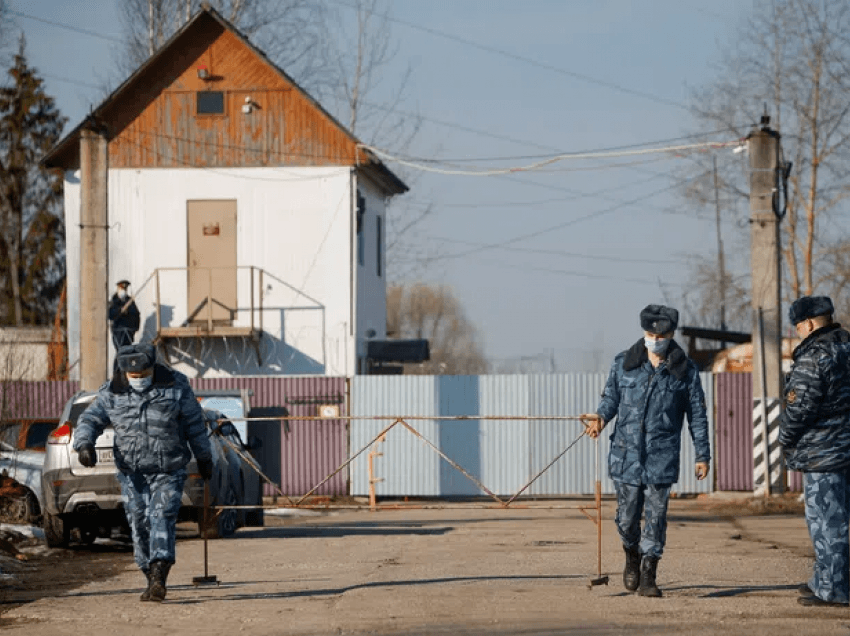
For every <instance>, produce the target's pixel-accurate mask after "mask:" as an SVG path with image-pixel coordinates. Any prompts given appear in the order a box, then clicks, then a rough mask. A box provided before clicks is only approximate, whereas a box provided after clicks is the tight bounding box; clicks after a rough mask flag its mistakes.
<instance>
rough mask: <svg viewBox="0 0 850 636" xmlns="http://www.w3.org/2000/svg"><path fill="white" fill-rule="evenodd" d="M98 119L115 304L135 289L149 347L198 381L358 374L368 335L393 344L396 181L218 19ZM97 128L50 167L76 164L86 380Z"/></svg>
mask: <svg viewBox="0 0 850 636" xmlns="http://www.w3.org/2000/svg"><path fill="white" fill-rule="evenodd" d="M91 120H93V121H96V122H97V123H98V124H99V125H101V126H105V129H106V131H107V139H108V145H107V151H108V162H109V168H108V176H107V192H108V267H107V269H108V275H109V281H110V282H109V284H110V289H109V290H108V295H111V294H112V292H113V291H114V285H115V284H116V283H117V282H118V281H119V280H121V279H128V280H130V281H131V283H132V287H131V293H132V294H134V296H135V302H136V304H137V306H138V308H139V310H140V313H141V317H142V327H141V329H140V332H139V333H138V334H137V335H136V341H139V340H144V341H155V342H157V343H158V344H160V346H161V350H162V351H163V353H164V354H165V355H167V356H168V357H169V359H170V360H171V362H172V364H174V366H175V367H176V368H177V369H178V370H180V371H182V372H184V373H186V374H187V375H188V376H190V377H196V376H203V377H231V376H237V375H283V374H287V375H288V374H320V375H353V374H355V373H357V372H358V369H360V368H361V367H362V363H359V361H360V360H361V359H362V357H363V356H364V355H365V342H366V339H367V336H371V335H372V334H373V333H374V334H375V335H374V336H372V337H374V338H376V339H382V338H384V337H385V335H386V285H385V267H384V243H385V232H384V228H385V227H386V223H385V212H386V205H387V201H388V199H389V198H390V197H391V196H393V195H397V194H402V193H404V192H405V191H406V190H407V186H406V185H405V184H404V183H403V182H402V181H401V180H400V179H399V178H398V177H396V176H395V175H394V174H393V173H392V172H391V171H390V170H388V169H387V168H386V167H385V166H384V165H383V164H382V163H381V162H380V161H379V160H378V159H377V158H376V157H374V155H372V154H371V153H369V152H368V151H367V150H366V149H364V148H363V147H362V146H361V145H360V144H359V142H358V140H357V139H356V138H354V137H353V135H351V134H350V133H349V132H348V131H347V130H345V129H344V128H343V127H342V126H341V125H340V124H339V123H338V122H337V121H336V120H335V119H334V118H333V117H331V116H330V115H329V114H328V113H327V112H326V111H325V110H324V109H323V108H322V107H321V106H320V105H319V104H318V103H317V102H315V100H313V99H312V98H311V97H310V96H309V95H307V94H306V93H305V92H304V91H303V90H302V89H301V88H300V87H299V86H298V85H297V84H295V82H294V81H293V80H292V79H291V78H289V77H288V76H287V75H286V74H285V73H284V72H283V71H282V70H281V69H279V68H277V67H276V66H275V65H274V64H272V63H271V62H270V61H269V60H268V59H267V58H266V57H265V56H264V55H263V54H262V53H261V52H260V51H259V50H257V49H256V48H255V47H254V46H253V45H252V44H251V43H250V42H249V41H248V40H247V39H246V38H245V37H244V36H243V35H242V34H240V33H239V31H238V30H237V29H236V28H234V27H233V25H232V24H230V23H229V22H227V21H226V20H225V19H224V18H222V17H221V16H220V15H219V14H218V13H216V12H215V10H212V9H206V10H202V11H201V12H200V13H198V14H197V15H196V16H195V17H194V18H193V19H192V20H191V21H190V22H189V23H187V24H186V25H185V26H184V27H183V29H181V30H180V31H179V32H178V33H177V34H175V36H174V37H173V38H171V40H169V42H168V43H167V44H166V45H164V46H163V47H162V48H161V49H160V50H159V51H158V52H157V53H156V54H155V55H154V56H152V57H151V58H150V59H149V60H148V61H147V62H145V64H144V65H143V66H142V67H140V68H139V69H138V70H137V71H136V72H135V73H134V74H133V75H132V76H131V77H130V78H129V79H127V80H126V81H125V82H124V84H122V85H121V86H120V87H119V88H118V89H117V90H116V91H115V92H114V93H113V94H112V95H110V96H109V97H108V98H107V99H106V101H104V102H103V103H102V104H101V105H100V106H98V107H97V108H96V109H95V110H94V111H93V113H92V115H91ZM82 128H83V124H80V126H78V127H77V128H76V129H74V130H73V131H72V132H71V133H70V134H68V135H67V136H66V137H65V138H63V139H62V141H60V143H59V144H57V146H56V147H55V148H54V149H53V150H51V152H50V153H49V154H48V155H47V157H46V158H45V159H44V163H45V164H46V165H47V166H49V167H56V168H61V169H63V170H64V171H65V225H66V242H67V265H68V268H67V269H68V349H69V362H70V364H71V368H72V373H73V370H77V369H79V365H78V364H74V363H75V361H77V360H78V359H79V355H80V324H81V323H80V321H81V312H80V282H81V281H80V204H81V200H80V199H81V193H82V191H83V188H82V184H81V183H80V169H79V168H80V136H81V131H82ZM107 300H108V298H106V297H104V312H105V311H106V306H107ZM104 338H108V334H104ZM110 348H111V344H110ZM110 359H111V358H110ZM72 377H74V376H73V375H72Z"/></svg>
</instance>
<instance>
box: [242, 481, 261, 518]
mask: <svg viewBox="0 0 850 636" xmlns="http://www.w3.org/2000/svg"><path fill="white" fill-rule="evenodd" d="M256 504H257V505H258V506H259V507H258V508H255V509H254V510H248V511H247V512H246V513H245V525H246V526H248V527H249V528H262V527H263V525H265V520H266V519H265V510H263V508H262V505H263V495H262V484H261V485H260V496H259V497H257V502H256Z"/></svg>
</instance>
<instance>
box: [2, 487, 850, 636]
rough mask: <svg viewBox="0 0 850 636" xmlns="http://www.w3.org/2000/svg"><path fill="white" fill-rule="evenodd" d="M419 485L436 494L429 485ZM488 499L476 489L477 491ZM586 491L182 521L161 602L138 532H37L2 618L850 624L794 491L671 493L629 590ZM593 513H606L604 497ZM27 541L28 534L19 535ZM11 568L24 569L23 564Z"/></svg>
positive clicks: (355, 625) (565, 626)
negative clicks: (821, 584) (827, 603)
mask: <svg viewBox="0 0 850 636" xmlns="http://www.w3.org/2000/svg"><path fill="white" fill-rule="evenodd" d="M420 503H422V502H420ZM479 503H480V502H479ZM586 505H591V506H592V501H586V500H551V501H536V502H523V503H522V504H521V505H520V506H519V507H517V508H511V509H508V510H503V509H496V508H490V507H481V506H480V505H478V506H474V505H470V504H469V503H450V504H446V503H439V502H427V503H426V505H425V506H424V507H420V508H409V509H403V510H386V511H381V512H377V513H372V512H369V511H368V510H358V511H352V510H340V511H333V512H310V511H296V512H295V513H290V514H288V515H287V516H275V515H272V514H269V515H268V516H267V521H266V526H265V527H264V528H250V529H242V530H240V531H239V532H238V533H237V534H236V536H235V537H234V538H232V539H227V540H219V541H210V542H209V544H208V561H207V566H208V572H209V574H211V575H214V576H215V577H216V579H217V581H218V584H217V585H214V586H195V585H193V578H194V577H197V576H201V575H203V574H204V557H203V541H201V540H200V539H199V538H198V535H197V531H196V529H194V528H183V527H181V530H180V535H181V538H180V539H179V541H178V548H177V557H178V562H177V564H176V566H175V567H174V570H173V571H172V575H171V577H170V579H169V593H168V598H167V599H166V601H165V602H164V603H162V604H161V605H160V604H152V603H140V602H139V600H138V595H139V593H140V592H141V588H142V583H143V580H142V576H141V574H139V572H138V570H136V569H135V566H134V565H133V563H132V554H131V550H130V548H129V546H127V545H125V544H119V543H108V542H107V543H104V544H101V543H98V544H96V545H95V546H91V547H90V548H89V549H83V548H75V549H71V550H44V549H43V548H38V547H32V550H31V553H28V554H29V558H28V560H26V561H14V570H15V571H14V572H11V573H10V572H9V570H10V565H11V562H10V561H9V560H8V559H7V560H3V561H0V571H2V572H5V573H6V574H5V575H4V576H3V577H0V631H2V632H3V633H4V634H10V635H18V634H21V635H24V634H25V635H26V636H35V635H42V634H43V635H53V634H56V635H59V634H63V635H64V634H86V636H101V635H103V636H106V635H112V634H115V633H123V634H155V635H160V634H162V635H165V634H175V633H179V634H186V635H195V634H197V635H202V634H203V635H216V634H227V635H229V636H231V635H233V634H237V633H245V634H284V633H285V634H315V635H325V634H390V635H391V634H413V635H418V634H526V635H531V634H534V635H539V636H542V635H549V634H551V635H555V634H564V635H566V634H591V635H592V634H603V633H604V634H626V633H628V634H679V633H697V634H700V636H704V635H711V634H730V633H735V634H739V633H747V634H748V635H749V636H762V635H764V636H779V635H781V634H794V635H800V634H824V635H831V634H845V635H847V634H850V608H847V609H845V608H826V609H819V608H818V609H813V608H806V607H802V606H800V605H799V604H798V603H797V602H796V598H797V592H796V587H797V585H798V584H799V583H800V582H801V581H803V580H805V579H806V578H807V576H808V574H809V572H810V567H811V555H812V550H811V546H810V544H809V539H808V535H807V532H806V528H805V522H804V521H803V517H802V505H801V504H800V503H799V502H798V501H797V499H796V498H795V497H785V498H778V499H772V500H769V501H765V500H762V499H755V500H754V499H752V498H750V497H746V496H728V495H727V496H723V495H718V496H711V497H707V498H699V499H676V500H673V501H671V506H670V515H669V527H668V542H667V550H666V552H665V555H664V558H663V559H662V561H661V564H660V566H659V585H660V586H661V588H662V589H663V590H664V594H665V596H664V598H662V599H647V598H643V597H639V596H635V595H633V594H629V593H627V592H625V590H624V589H623V587H622V583H621V571H622V550H621V548H620V547H619V540H618V538H617V537H616V531H615V529H614V524H613V521H612V516H613V511H614V507H613V502H612V501H610V500H606V501H605V502H604V504H603V516H604V520H603V532H602V573H603V574H605V575H608V576H609V577H610V580H609V584H608V585H595V586H591V585H590V582H591V580H592V579H594V578H596V577H597V574H598V572H597V551H596V538H597V534H596V527H595V525H594V524H593V523H592V522H591V521H589V520H588V519H587V518H586V517H585V515H584V514H583V513H582V512H581V511H580V510H578V509H577V507H578V506H586ZM590 514H594V512H593V511H590ZM22 549H23V550H24V551H25V552H27V551H29V550H30V548H28V547H23V548H22ZM10 574H11V576H10Z"/></svg>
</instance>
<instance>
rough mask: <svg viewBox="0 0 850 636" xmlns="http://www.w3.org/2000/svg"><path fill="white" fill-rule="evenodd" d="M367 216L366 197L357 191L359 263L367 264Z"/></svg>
mask: <svg viewBox="0 0 850 636" xmlns="http://www.w3.org/2000/svg"><path fill="white" fill-rule="evenodd" d="M365 216H366V197H364V196H363V195H362V194H360V190H358V191H357V264H358V265H365V264H366V246H365V244H364V238H363V222H364V217H365Z"/></svg>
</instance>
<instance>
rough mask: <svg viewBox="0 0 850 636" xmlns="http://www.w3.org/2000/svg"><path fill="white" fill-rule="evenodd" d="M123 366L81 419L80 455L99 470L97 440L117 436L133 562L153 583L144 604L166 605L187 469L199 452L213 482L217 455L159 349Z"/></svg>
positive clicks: (143, 351)
mask: <svg viewBox="0 0 850 636" xmlns="http://www.w3.org/2000/svg"><path fill="white" fill-rule="evenodd" d="M116 362H117V368H116V370H115V373H114V375H113V377H112V380H111V381H110V382H107V383H106V384H104V385H103V386H102V387H100V389H99V390H98V392H97V396H96V397H95V399H94V401H93V402H92V403H91V404H90V405H89V406H88V408H86V410H85V411H84V412H83V413H82V415H80V419H79V422H78V423H77V428H76V431H75V432H74V450H75V451H77V454H78V457H79V460H80V463H81V464H82V465H83V466H88V467H91V466H94V465H95V464H96V463H97V454H96V453H95V440H96V439H97V438H98V437H99V436H100V434H101V433H102V432H103V430H104V429H105V428H106V427H107V426H109V425H110V424H111V425H112V426H113V428H114V429H115V438H114V445H113V453H114V456H115V465H116V467H117V468H118V473H117V477H118V482H119V483H120V484H121V495H122V499H123V502H124V511H125V512H126V514H127V521H128V522H129V524H130V530H131V531H132V534H133V555H134V557H135V560H136V564H137V565H138V566H139V568H140V569H141V570H142V572H144V574H145V576H146V577H147V582H148V585H147V588H146V589H145V591H144V592H143V593H142V596H141V600H143V601H155V602H161V601H162V600H163V599H165V594H166V580H167V578H168V571H169V570H170V569H171V566H172V565H173V564H174V561H175V558H176V557H175V541H176V531H177V514H178V512H179V511H180V502H181V499H182V496H183V485H184V483H185V481H186V464H187V463H188V462H189V460H190V459H191V456H192V455H191V452H194V454H195V459H196V460H197V462H198V472H200V473H201V476H202V477H203V478H204V479H205V480H209V479H210V477H211V476H212V472H213V461H212V447H211V446H210V440H209V439H208V438H207V428H206V425H205V424H204V414H203V411H202V410H201V406H200V404H198V400H197V399H196V398H195V394H194V393H193V392H192V388H191V387H190V386H189V381H188V380H187V379H186V376H185V375H183V374H182V373H179V372H177V371H175V370H173V369H170V368H168V367H166V366H165V365H162V364H159V363H157V361H156V350H155V349H154V347H153V345H150V344H135V345H129V346H126V347H121V349H119V350H118V356H117V358H116ZM190 448H191V452H190Z"/></svg>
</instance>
